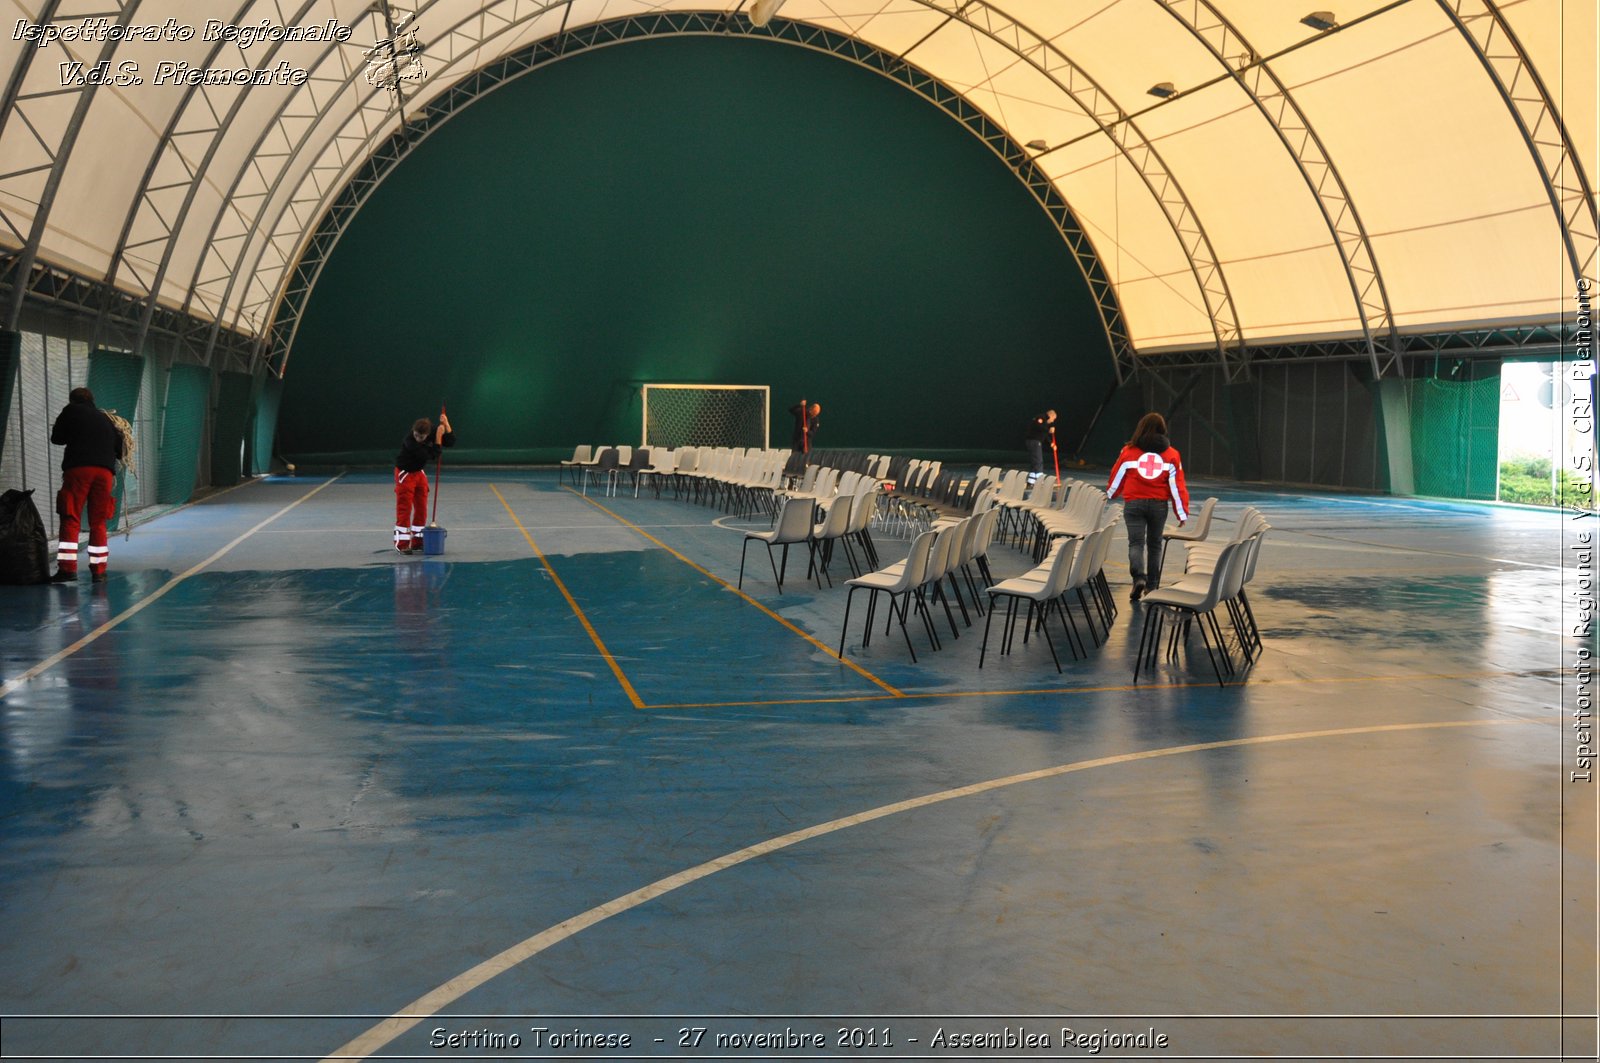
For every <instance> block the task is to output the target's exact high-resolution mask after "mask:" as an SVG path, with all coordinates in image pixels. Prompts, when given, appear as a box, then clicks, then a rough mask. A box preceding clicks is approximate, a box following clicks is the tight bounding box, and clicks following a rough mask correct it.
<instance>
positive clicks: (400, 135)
mask: <svg viewBox="0 0 1600 1063" xmlns="http://www.w3.org/2000/svg"><path fill="white" fill-rule="evenodd" d="M729 33H739V34H741V35H746V36H750V37H754V38H757V39H771V40H774V41H776V42H778V43H785V44H790V45H798V46H802V47H807V48H810V49H812V50H816V51H822V52H826V53H828V54H831V55H833V56H835V57H838V58H844V59H847V60H849V61H852V62H854V63H855V64H856V65H858V66H861V67H863V68H865V69H868V70H871V71H873V72H875V73H877V74H879V75H881V76H885V77H888V78H890V79H891V80H894V81H896V82H898V83H899V84H901V85H902V87H905V88H908V89H911V90H912V91H914V92H917V93H918V94H919V95H921V96H922V97H923V98H924V99H926V100H928V101H929V102H931V103H934V104H935V105H936V106H939V107H940V108H941V109H942V110H944V111H945V112H946V113H947V114H948V115H950V116H951V117H953V118H955V119H956V120H958V121H960V122H961V123H962V124H963V125H964V126H965V127H966V128H967V129H968V130H969V131H970V132H972V133H973V135H975V136H977V137H978V138H979V139H980V140H982V141H983V142H984V143H985V145H986V146H988V147H989V148H990V150H991V151H993V152H994V153H995V154H996V155H997V156H999V157H1000V158H1001V159H1002V160H1004V161H1005V162H1006V163H1007V165H1008V167H1009V168H1010V169H1011V170H1012V171H1013V172H1014V173H1015V174H1016V175H1017V177H1018V179H1019V180H1021V181H1022V182H1023V183H1024V185H1025V186H1026V187H1027V188H1028V189H1029V191H1030V193H1031V194H1032V195H1033V196H1034V197H1035V200H1036V201H1037V202H1039V204H1040V205H1041V207H1043V208H1044V209H1045V211H1046V213H1047V215H1048V216H1049V217H1050V218H1051V221H1052V223H1053V224H1054V225H1055V227H1056V229H1057V231H1058V232H1060V233H1061V235H1062V237H1063V239H1064V240H1065V241H1066V243H1067V244H1068V247H1069V249H1070V250H1071V251H1072V253H1073V257H1074V260H1075V261H1076V262H1077V264H1078V266H1079V269H1080V271H1081V272H1082V274H1083V276H1084V278H1085V281H1086V283H1087V284H1088V286H1089V289H1090V292H1091V295H1092V296H1093V298H1094V299H1095V302H1096V306H1097V308H1098V311H1099V313H1100V315H1101V323H1102V326H1103V328H1104V330H1105V332H1106V335H1107V341H1108V344H1109V346H1110V347H1111V353H1112V356H1113V361H1114V366H1115V369H1116V372H1117V373H1118V375H1119V378H1120V377H1122V376H1124V375H1125V374H1127V373H1129V372H1131V371H1132V369H1133V368H1134V366H1135V363H1134V362H1133V348H1132V344H1131V341H1130V339H1129V337H1128V333H1127V329H1126V327H1125V325H1124V322H1123V317H1122V312H1121V308H1120V305H1119V304H1118V302H1117V300H1116V293H1115V290H1114V288H1113V286H1112V284H1111V281H1110V279H1109V277H1108V276H1107V275H1106V274H1105V272H1104V270H1103V268H1102V267H1101V266H1100V263H1099V259H1098V257H1097V255H1096V254H1095V251H1094V248H1093V245H1092V242H1091V241H1090V240H1089V238H1088V236H1087V235H1086V234H1085V233H1084V232H1083V230H1082V229H1081V227H1079V226H1078V224H1077V221H1076V219H1075V218H1074V217H1073V216H1072V213H1071V211H1070V209H1069V208H1068V206H1067V204H1066V203H1065V201H1064V200H1062V198H1061V196H1060V194H1059V192H1058V191H1057V190H1056V189H1055V187H1054V185H1053V184H1052V183H1051V182H1050V181H1049V179H1048V178H1047V177H1046V176H1045V175H1044V174H1043V172H1042V171H1041V170H1040V169H1039V168H1038V167H1037V166H1035V165H1034V164H1033V162H1032V160H1031V158H1030V157H1029V155H1028V153H1027V152H1026V151H1025V150H1024V149H1023V148H1022V147H1021V146H1019V145H1017V144H1016V143H1015V142H1014V141H1012V140H1011V139H1010V138H1009V136H1007V135H1006V133H1005V131H1004V130H1002V129H1001V128H1000V127H999V126H998V125H997V124H995V123H994V122H993V121H992V120H990V119H989V118H988V116H987V115H984V114H983V113H982V112H981V111H980V110H979V109H978V108H976V107H974V106H973V105H972V104H971V103H970V102H969V101H967V100H966V99H965V98H964V97H963V96H961V94H960V93H958V92H956V91H955V90H954V89H951V88H950V87H949V86H946V85H944V84H943V83H942V82H940V81H938V79H936V78H934V77H933V76H932V75H930V74H928V73H927V72H925V71H922V70H920V69H919V68H917V67H915V66H912V65H911V64H909V63H906V62H905V61H904V60H902V59H900V58H899V57H897V56H894V55H891V54H889V53H887V52H884V51H882V50H880V49H877V48H875V47H873V46H871V45H868V44H866V43H864V42H862V41H860V40H859V39H856V38H853V37H849V36H846V35H843V34H839V33H835V32H833V31H831V30H827V29H823V28H821V27H817V26H813V25H808V24H804V23H798V22H789V21H785V20H778V19H775V20H773V21H772V22H771V23H770V24H769V25H768V26H767V27H766V28H765V29H764V30H757V29H755V28H754V27H752V26H750V24H749V23H748V21H747V20H745V19H743V18H741V17H733V16H729V15H728V14H726V13H721V12H717V13H710V12H673V13H656V14H650V15H642V16H631V17H627V18H622V19H615V20H608V21H606V22H600V23H589V24H586V25H584V26H581V27H578V28H576V29H572V30H567V31H565V32H561V33H557V34H555V35H553V36H551V37H547V38H544V39H543V40H541V41H539V42H536V43H535V44H533V45H532V46H530V47H528V48H525V49H522V50H520V51H519V52H517V53H515V54H513V55H511V56H507V57H504V58H502V59H500V60H497V61H496V62H495V63H492V64H490V65H489V66H488V67H485V68H483V69H480V70H477V71H475V72H473V73H472V74H470V75H468V76H467V77H466V78H464V79H463V80H462V81H461V82H459V83H458V84H456V85H453V86H451V87H450V88H449V89H447V90H446V91H445V92H444V93H443V94H442V95H441V96H440V97H437V98H435V99H434V100H431V101H429V102H428V103H427V104H426V105H425V106H424V107H422V108H421V110H420V111H419V112H417V113H416V114H414V115H413V119H412V122H411V123H410V124H409V125H408V126H407V127H406V128H405V129H404V130H402V131H398V132H396V133H394V134H392V135H391V136H390V137H389V138H388V139H387V140H386V141H385V142H384V143H383V144H382V145H380V146H379V147H378V148H377V149H376V150H374V151H373V152H371V153H370V154H369V155H368V161H367V162H366V163H364V164H363V165H362V166H360V167H359V168H358V170H357V172H356V173H355V174H354V175H353V176H352V177H351V178H350V179H349V180H347V181H343V182H341V185H340V189H341V191H340V193H339V195H338V196H337V197H335V199H334V202H333V203H332V204H331V205H330V206H329V207H328V208H327V209H326V210H325V211H324V212H323V215H322V222H321V224H320V225H319V226H318V229H317V231H316V232H315V233H314V234H313V235H312V237H311V238H310V240H309V241H307V242H306V243H305V245H304V248H303V249H302V250H301V252H300V254H299V255H298V256H297V260H296V262H295V264H294V267H293V269H292V270H290V271H289V272H288V273H286V275H285V278H284V281H283V285H282V289H281V292H280V294H279V298H278V300H277V302H276V307H275V312H274V314H273V325H272V329H271V337H270V344H271V350H270V353H269V355H268V358H269V361H270V362H271V363H272V364H273V366H274V368H275V369H277V370H279V371H281V370H282V368H283V365H284V363H285V360H286V358H287V355H288V353H289V350H290V348H291V347H292V344H293V339H294V335H295V333H296V331H297V329H298V324H299V319H300V314H301V312H302V311H303V308H304V304H305V301H306V299H307V297H308V296H309V294H310V291H311V289H312V287H313V286H314V285H315V283H316V280H317V278H318V277H319V276H320V273H321V269H322V266H323V264H324V263H325V262H326V259H327V256H328V255H329V254H330V253H331V251H332V249H333V246H334V245H335V244H336V243H337V242H338V238H339V235H340V234H341V233H342V232H343V230H344V227H345V226H346V225H347V224H348V222H349V220H350V218H351V217H353V215H354V213H355V212H356V211H357V210H359V208H360V206H361V205H362V204H363V203H365V201H366V199H367V197H368V196H369V195H370V194H371V192H372V191H373V190H374V189H375V188H376V187H377V186H378V185H379V184H380V183H381V182H382V181H383V179H384V178H385V176H386V175H387V173H388V172H389V171H390V170H392V169H393V167H394V166H395V165H396V164H397V163H398V162H399V161H400V160H401V159H402V158H404V157H405V155H407V154H409V152H410V150H411V149H412V148H413V147H415V146H416V145H417V144H419V143H421V141H422V140H423V139H425V138H426V137H427V136H428V135H430V134H431V133H432V132H433V131H434V130H436V129H437V128H438V127H439V126H441V125H442V124H443V123H444V122H445V121H448V120H449V118H451V117H453V116H454V114H456V113H457V112H459V111H460V110H461V109H462V108H464V107H465V106H467V105H468V104H470V103H471V102H472V101H473V100H475V99H477V98H478V97H480V96H482V95H484V94H486V93H487V92H490V91H493V90H494V89H495V88H498V87H499V86H500V85H502V84H504V83H506V82H508V81H510V80H513V79H514V78H516V77H520V76H522V75H523V74H526V73H528V72H530V71H531V70H533V69H535V68H537V67H539V66H542V65H545V64H547V63H549V62H553V61H555V60H558V59H562V58H568V57H570V56H573V55H576V54H579V53H581V52H584V51H588V50H591V49H593V48H597V47H605V46H609V45H615V44H621V43H626V42H629V41H635V40H642V39H646V38H649V37H660V36H668V35H676V36H682V35H700V36H708V35H716V36H722V35H727V34H729Z"/></svg>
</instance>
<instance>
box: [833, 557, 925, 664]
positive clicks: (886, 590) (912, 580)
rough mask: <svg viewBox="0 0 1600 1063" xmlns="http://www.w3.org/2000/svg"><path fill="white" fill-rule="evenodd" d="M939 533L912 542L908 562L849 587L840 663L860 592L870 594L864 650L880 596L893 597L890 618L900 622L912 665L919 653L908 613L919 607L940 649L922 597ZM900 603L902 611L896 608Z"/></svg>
mask: <svg viewBox="0 0 1600 1063" xmlns="http://www.w3.org/2000/svg"><path fill="white" fill-rule="evenodd" d="M936 537H937V533H936V532H931V531H930V532H923V533H922V534H921V535H918V536H917V537H916V538H915V539H913V540H912V541H911V551H910V553H908V554H906V559H905V561H904V562H901V563H898V564H895V565H891V566H890V567H889V568H887V569H883V570H880V571H878V572H869V573H867V574H866V575H865V576H857V577H856V578H855V579H852V580H850V581H848V583H846V586H848V587H849V588H850V593H849V595H847V596H846V597H845V600H844V623H843V624H842V625H841V626H840V628H839V659H840V660H843V659H844V639H845V633H846V632H847V631H848V630H849V628H850V602H851V600H852V599H854V598H855V594H856V591H858V590H863V589H864V590H866V591H868V592H869V597H868V598H867V620H866V624H865V625H864V627H863V628H862V635H861V646H862V648H863V649H865V648H866V646H867V645H868V644H869V643H870V642H871V641H872V619H873V613H874V612H875V610H876V608H877V604H878V595H880V594H887V595H888V596H889V615H890V617H891V618H892V619H898V620H899V621H900V634H901V635H903V636H905V640H906V649H907V650H909V651H910V653H911V660H912V663H915V662H916V660H917V651H916V650H915V649H914V648H913V647H912V645H911V634H910V633H909V632H908V631H906V610H907V609H909V608H910V607H911V605H912V603H915V606H916V609H917V612H918V613H919V614H921V616H922V623H923V626H924V627H925V628H926V629H927V631H928V637H929V639H930V640H931V641H932V642H933V643H934V645H936V646H937V645H938V636H937V635H936V634H935V633H934V630H933V617H932V616H931V615H930V614H929V613H928V604H927V602H925V601H924V600H923V598H922V595H921V594H920V593H918V591H919V590H920V588H921V587H922V584H923V582H924V578H925V573H926V572H927V569H928V554H929V553H930V552H931V551H932V549H933V541H934V539H935V538H936ZM897 603H898V606H899V608H898V610H896V604H897Z"/></svg>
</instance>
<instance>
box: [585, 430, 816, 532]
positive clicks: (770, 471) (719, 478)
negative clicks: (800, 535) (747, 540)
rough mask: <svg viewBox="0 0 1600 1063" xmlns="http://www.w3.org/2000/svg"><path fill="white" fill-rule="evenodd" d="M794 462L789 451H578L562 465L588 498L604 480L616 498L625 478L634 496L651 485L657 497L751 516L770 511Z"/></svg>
mask: <svg viewBox="0 0 1600 1063" xmlns="http://www.w3.org/2000/svg"><path fill="white" fill-rule="evenodd" d="M790 458H791V452H790V451H788V450H772V449H763V448H760V447H750V448H745V447H677V448H666V447H631V446H627V445H618V446H613V447H592V446H579V447H576V448H575V449H574V450H573V453H572V457H571V458H568V459H565V460H563V461H562V462H561V471H562V475H563V476H565V475H567V474H569V473H570V474H571V475H572V477H573V482H574V483H575V484H578V483H581V485H582V490H583V493H584V494H588V492H589V486H590V485H591V484H593V483H596V482H601V481H603V482H604V484H605V489H606V494H608V495H611V494H615V493H616V490H617V485H618V483H619V482H620V481H621V479H622V478H623V477H627V478H628V479H629V480H630V481H631V483H632V485H633V491H634V495H635V497H637V496H638V493H639V490H640V487H641V486H642V485H643V484H646V483H648V484H650V485H651V489H652V490H653V491H654V492H655V494H656V497H658V498H659V497H660V495H661V491H662V488H663V487H664V486H666V487H670V488H671V490H672V491H673V493H674V497H678V498H683V497H685V496H689V497H691V498H692V499H693V500H694V501H696V502H701V503H704V504H707V505H715V506H718V507H720V508H722V509H724V510H726V511H728V512H738V513H741V514H743V515H747V516H748V515H752V514H755V513H758V512H771V511H772V509H773V505H774V496H775V492H776V491H778V490H779V489H781V488H782V487H783V486H784V485H785V483H786V475H785V469H786V467H787V465H788V463H789V461H790Z"/></svg>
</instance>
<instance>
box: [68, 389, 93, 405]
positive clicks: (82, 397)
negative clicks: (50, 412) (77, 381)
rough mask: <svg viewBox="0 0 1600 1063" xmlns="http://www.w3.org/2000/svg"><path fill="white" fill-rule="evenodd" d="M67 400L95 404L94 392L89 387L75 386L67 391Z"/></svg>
mask: <svg viewBox="0 0 1600 1063" xmlns="http://www.w3.org/2000/svg"><path fill="white" fill-rule="evenodd" d="M67 401H68V402H77V403H81V404H83V405H85V406H93V405H94V392H92V391H90V390H89V389H88V388H73V389H72V390H71V391H69V392H67Z"/></svg>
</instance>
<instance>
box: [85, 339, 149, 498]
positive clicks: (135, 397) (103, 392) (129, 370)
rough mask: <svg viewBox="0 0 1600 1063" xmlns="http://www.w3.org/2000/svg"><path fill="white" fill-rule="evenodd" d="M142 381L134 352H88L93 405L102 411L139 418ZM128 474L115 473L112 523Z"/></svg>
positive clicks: (139, 362)
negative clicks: (115, 506) (114, 507)
mask: <svg viewBox="0 0 1600 1063" xmlns="http://www.w3.org/2000/svg"><path fill="white" fill-rule="evenodd" d="M143 381H144V359H143V358H141V357H139V356H138V355H137V354H124V353H123V352H122V351H90V352H89V382H88V385H87V386H88V388H89V390H90V391H92V392H94V404H95V405H96V406H98V407H100V408H101V409H102V410H111V411H113V412H114V413H116V414H118V415H119V416H121V417H124V418H126V419H127V420H128V421H130V422H132V423H134V424H137V423H138V421H139V417H138V414H139V387H140V385H141V384H142V383H143ZM126 476H127V474H126V473H122V472H119V473H117V482H116V487H115V489H114V491H113V497H115V499H116V502H117V516H114V517H112V519H111V523H112V524H115V523H116V521H117V517H120V516H121V514H122V491H123V486H124V484H123V480H124V479H125V478H126Z"/></svg>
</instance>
